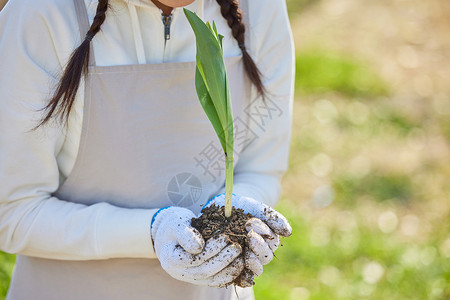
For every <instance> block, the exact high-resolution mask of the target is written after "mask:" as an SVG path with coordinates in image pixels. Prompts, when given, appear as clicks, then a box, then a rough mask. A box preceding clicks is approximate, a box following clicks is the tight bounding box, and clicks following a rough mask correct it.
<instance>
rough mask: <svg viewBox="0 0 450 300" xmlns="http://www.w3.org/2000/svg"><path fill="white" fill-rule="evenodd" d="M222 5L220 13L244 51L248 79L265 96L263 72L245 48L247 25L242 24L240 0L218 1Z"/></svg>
mask: <svg viewBox="0 0 450 300" xmlns="http://www.w3.org/2000/svg"><path fill="white" fill-rule="evenodd" d="M217 3H219V5H220V12H221V13H222V16H223V17H224V18H225V19H226V20H227V22H228V26H229V27H230V28H231V32H232V34H233V37H234V39H235V40H236V41H237V43H238V45H239V48H240V49H241V51H242V56H243V60H244V68H245V72H246V73H247V76H248V78H249V79H250V81H251V82H252V83H253V85H254V86H255V87H256V90H257V91H258V93H259V94H260V95H262V96H264V95H265V89H264V85H263V83H262V79H261V72H260V71H259V69H258V67H257V66H256V64H255V62H254V61H253V59H252V58H251V56H250V54H249V53H248V52H247V49H246V48H245V25H244V24H243V23H242V11H241V10H240V8H239V1H238V0H217Z"/></svg>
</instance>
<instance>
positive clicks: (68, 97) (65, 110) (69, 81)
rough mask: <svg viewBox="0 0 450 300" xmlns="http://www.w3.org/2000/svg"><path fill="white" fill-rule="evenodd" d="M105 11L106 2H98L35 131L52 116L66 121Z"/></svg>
mask: <svg viewBox="0 0 450 300" xmlns="http://www.w3.org/2000/svg"><path fill="white" fill-rule="evenodd" d="M107 9H108V0H99V1H98V5H97V13H96V14H95V17H94V21H93V22H92V25H91V27H90V28H89V31H88V32H87V33H86V38H85V39H84V41H83V42H82V43H81V45H80V46H78V48H77V49H75V51H74V52H73V53H72V55H71V56H70V59H69V62H68V63H67V66H66V68H65V70H64V73H63V75H62V77H61V79H60V81H59V83H58V87H57V88H56V91H55V93H54V95H53V97H52V98H51V99H50V102H49V103H48V104H47V105H46V106H45V107H44V108H43V110H46V111H47V113H46V115H45V117H44V118H43V119H42V120H41V121H40V122H39V124H38V125H37V126H36V127H35V129H36V128H38V127H39V126H41V125H43V124H45V123H47V122H48V121H50V119H51V118H52V115H53V114H56V115H57V116H59V120H60V121H61V122H62V121H63V120H64V119H66V120H67V119H68V117H69V113H70V110H71V109H72V106H73V103H74V102H75V96H76V94H77V91H78V87H79V86H80V80H81V76H82V74H86V73H87V69H88V66H89V55H90V43H91V41H92V39H93V38H94V36H95V35H96V34H97V33H98V32H99V31H100V27H101V26H102V24H103V22H104V21H105V18H106V10H107Z"/></svg>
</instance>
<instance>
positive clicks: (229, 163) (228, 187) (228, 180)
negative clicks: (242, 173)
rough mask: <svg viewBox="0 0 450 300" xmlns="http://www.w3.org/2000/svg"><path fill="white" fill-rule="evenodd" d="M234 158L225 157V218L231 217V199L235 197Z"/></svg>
mask: <svg viewBox="0 0 450 300" xmlns="http://www.w3.org/2000/svg"><path fill="white" fill-rule="evenodd" d="M233 160H234V159H233V156H231V157H228V156H225V217H227V218H229V217H230V216H231V199H232V196H233Z"/></svg>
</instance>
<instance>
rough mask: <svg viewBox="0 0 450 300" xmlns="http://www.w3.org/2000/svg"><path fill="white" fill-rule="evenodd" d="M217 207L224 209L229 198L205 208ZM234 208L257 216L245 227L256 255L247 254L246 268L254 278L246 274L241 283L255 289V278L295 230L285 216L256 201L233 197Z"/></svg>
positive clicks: (210, 201)
mask: <svg viewBox="0 0 450 300" xmlns="http://www.w3.org/2000/svg"><path fill="white" fill-rule="evenodd" d="M214 204H215V205H217V206H219V207H222V206H224V205H225V194H220V195H217V196H216V197H214V198H212V199H211V200H209V202H208V203H207V204H206V205H205V208H206V207H209V206H211V205H214ZM232 205H233V206H234V207H235V208H241V209H242V210H243V211H244V212H245V213H251V214H252V215H253V216H254V218H251V219H250V220H248V221H247V223H246V226H245V227H246V230H247V231H248V237H249V247H250V249H251V250H252V251H247V252H246V253H245V257H244V262H245V268H247V269H249V270H250V271H252V273H253V274H245V277H246V278H242V281H244V282H242V281H241V286H242V284H245V282H246V283H247V285H248V286H251V284H252V282H253V278H254V277H255V276H259V275H261V274H262V272H263V265H266V264H268V263H269V262H270V261H271V260H272V259H273V253H274V252H275V250H276V249H277V248H278V246H279V244H280V235H281V236H284V237H288V236H290V235H291V233H292V227H291V225H290V224H289V222H288V221H287V220H286V218H285V217H284V216H283V215H282V214H280V213H279V212H277V211H276V210H274V209H273V208H271V207H269V206H267V205H265V204H264V203H262V202H259V201H256V200H255V199H253V198H249V197H244V196H237V195H235V194H233V197H232Z"/></svg>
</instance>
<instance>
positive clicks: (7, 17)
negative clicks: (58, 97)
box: [0, 0, 156, 260]
mask: <svg viewBox="0 0 450 300" xmlns="http://www.w3.org/2000/svg"><path fill="white" fill-rule="evenodd" d="M45 2H47V1H45ZM53 2H54V4H55V6H54V7H51V8H48V9H46V10H45V11H43V10H42V9H41V10H40V9H39V7H40V5H41V4H40V3H39V2H38V1H14V0H11V1H10V3H8V5H7V6H6V7H5V9H4V10H3V11H2V12H1V13H0V32H1V35H0V108H1V109H0V249H1V250H2V251H5V252H9V253H18V254H24V255H29V256H37V257H43V258H51V259H67V260H87V259H107V258H113V257H144V258H156V255H155V253H154V250H153V247H152V242H151V237H150V222H151V219H152V217H153V215H154V213H155V211H156V210H145V209H125V208H119V207H115V206H112V205H110V204H107V203H98V204H95V205H91V206H85V205H81V204H75V203H71V202H67V201H64V199H57V198H55V197H52V196H51V195H52V193H53V192H55V191H56V190H57V188H58V185H59V172H58V164H57V160H56V157H57V154H58V152H59V151H60V149H61V147H62V144H63V142H64V138H65V134H66V133H65V129H64V126H56V125H55V124H53V125H46V126H44V127H40V128H39V129H38V130H36V131H31V129H32V128H33V127H34V126H35V125H36V124H37V121H38V120H39V119H40V117H41V116H42V112H38V111H37V110H38V109H40V108H42V107H43V106H45V103H47V101H48V99H49V98H50V96H51V89H52V87H54V86H55V84H56V83H57V81H58V78H57V76H55V75H54V74H55V72H60V71H61V69H62V65H63V63H62V62H64V61H67V58H68V56H69V55H70V52H71V50H67V51H61V49H70V47H71V46H72V47H74V46H76V44H77V43H79V41H77V40H76V39H73V40H72V39H71V37H73V36H78V26H77V21H76V17H75V13H74V9H73V7H71V6H70V5H69V6H68V5H67V4H65V3H66V2H65V1H59V2H60V3H58V1H53ZM64 5H65V6H67V7H64ZM61 12H63V13H61ZM49 19H51V20H52V22H54V23H55V22H57V24H58V26H57V27H55V26H52V25H51V24H52V22H48V20H49ZM56 34H57V35H58V36H61V35H63V36H68V37H67V38H66V39H65V40H64V41H61V43H63V46H62V47H61V45H60V44H58V45H55V44H54V43H55V41H54V36H55V35H56Z"/></svg>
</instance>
